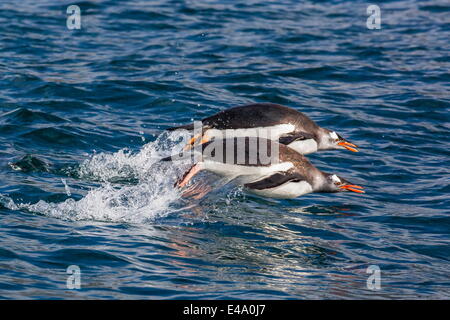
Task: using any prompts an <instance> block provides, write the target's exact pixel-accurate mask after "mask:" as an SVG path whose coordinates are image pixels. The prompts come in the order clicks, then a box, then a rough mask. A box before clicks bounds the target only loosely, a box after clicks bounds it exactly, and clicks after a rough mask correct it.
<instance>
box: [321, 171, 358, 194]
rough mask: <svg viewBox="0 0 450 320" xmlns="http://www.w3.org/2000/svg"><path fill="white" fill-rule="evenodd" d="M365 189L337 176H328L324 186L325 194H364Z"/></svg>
mask: <svg viewBox="0 0 450 320" xmlns="http://www.w3.org/2000/svg"><path fill="white" fill-rule="evenodd" d="M361 189H364V188H363V187H360V186H357V185H354V184H352V183H350V182H348V181H347V180H345V179H344V178H341V177H338V176H337V175H335V174H328V175H327V176H326V179H325V183H324V185H323V186H322V190H323V192H343V191H353V192H357V193H364V191H363V190H361Z"/></svg>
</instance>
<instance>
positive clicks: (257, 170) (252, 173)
mask: <svg viewBox="0 0 450 320" xmlns="http://www.w3.org/2000/svg"><path fill="white" fill-rule="evenodd" d="M293 166H294V165H293V164H292V163H291V162H282V163H277V164H272V165H270V166H244V165H236V164H229V163H223V162H218V161H211V160H205V161H203V162H202V163H201V168H202V169H204V170H207V171H210V172H213V173H216V174H218V175H220V176H223V177H239V176H243V177H244V176H245V177H246V178H244V180H243V183H248V182H253V181H255V180H258V179H260V178H262V177H266V176H269V175H272V174H274V173H276V172H280V171H287V170H289V169H291V168H292V167H293Z"/></svg>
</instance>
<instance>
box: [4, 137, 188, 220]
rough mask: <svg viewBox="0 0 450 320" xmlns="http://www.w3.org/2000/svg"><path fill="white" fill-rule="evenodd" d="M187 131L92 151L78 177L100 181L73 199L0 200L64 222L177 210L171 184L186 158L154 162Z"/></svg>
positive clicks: (178, 146)
mask: <svg viewBox="0 0 450 320" xmlns="http://www.w3.org/2000/svg"><path fill="white" fill-rule="evenodd" d="M187 138H188V137H187V134H186V133H180V132H171V133H166V132H165V133H162V134H161V135H160V136H159V137H158V138H157V139H156V140H155V141H153V142H150V143H147V144H146V145H144V146H143V147H142V148H141V150H139V151H138V152H132V151H130V150H127V149H122V150H119V151H118V152H115V153H98V154H94V155H92V156H91V157H90V158H89V159H86V160H85V161H83V162H82V163H81V164H80V165H79V166H78V168H77V169H76V170H77V171H78V172H77V176H78V179H81V180H88V181H100V186H98V187H93V188H92V189H90V190H89V191H87V193H86V194H85V195H84V196H83V197H82V198H81V199H79V200H75V199H74V198H71V197H70V194H71V193H70V192H67V190H70V189H69V188H70V187H69V185H68V184H67V182H66V181H65V180H64V181H63V184H64V188H65V190H66V194H67V195H68V196H69V198H68V199H66V200H65V201H63V202H58V203H53V202H47V201H44V200H40V201H38V202H37V203H33V204H31V203H20V202H17V201H14V200H13V199H12V198H10V197H9V196H6V195H0V204H1V205H2V206H3V207H5V208H8V209H10V210H25V211H29V212H32V213H38V214H42V215H45V216H50V217H54V218H59V219H64V220H71V221H77V220H96V221H112V222H125V223H145V222H148V221H154V219H156V218H158V217H164V216H166V215H168V214H169V213H171V212H176V211H180V210H183V204H185V202H183V201H179V200H180V199H181V194H180V192H179V191H178V190H177V189H176V188H174V187H173V184H174V181H175V180H176V178H177V177H178V176H179V175H180V174H181V173H182V171H183V170H184V169H185V168H186V165H187V163H186V162H184V163H183V162H178V163H167V162H159V159H161V158H162V157H165V156H168V155H170V154H172V153H177V152H180V151H181V150H182V148H183V146H184V145H185V141H187Z"/></svg>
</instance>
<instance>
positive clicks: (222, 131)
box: [168, 103, 358, 154]
mask: <svg viewBox="0 0 450 320" xmlns="http://www.w3.org/2000/svg"><path fill="white" fill-rule="evenodd" d="M199 127H200V128H199V130H197V128H195V127H194V124H188V125H184V126H180V127H174V128H169V129H168V130H169V131H173V130H178V129H184V130H194V129H195V131H197V132H196V133H197V134H196V135H195V136H194V137H193V138H192V139H191V140H190V141H189V144H188V146H187V148H186V149H189V148H190V147H191V146H192V145H194V144H196V143H197V142H200V143H204V142H206V141H209V140H211V139H212V138H221V139H226V138H234V137H244V136H256V137H262V138H268V139H271V140H277V141H278V142H280V143H282V144H285V145H288V146H289V147H291V148H292V149H294V150H296V151H297V152H299V153H301V154H309V153H312V152H316V151H318V150H329V149H347V150H350V151H353V152H357V151H358V149H357V146H356V145H354V144H353V143H350V142H348V141H347V140H345V139H344V138H342V137H341V136H340V135H339V134H337V133H336V132H334V131H331V130H328V129H325V128H322V127H319V126H318V125H317V124H316V123H315V122H314V121H313V120H311V119H310V118H308V117H307V116H306V115H305V114H303V113H301V112H299V111H297V110H295V109H292V108H289V107H285V106H282V105H279V104H274V103H255V104H248V105H243V106H238V107H234V108H231V109H227V110H224V111H221V112H219V113H217V114H215V115H213V116H211V117H208V118H205V119H203V120H202V121H201V126H199Z"/></svg>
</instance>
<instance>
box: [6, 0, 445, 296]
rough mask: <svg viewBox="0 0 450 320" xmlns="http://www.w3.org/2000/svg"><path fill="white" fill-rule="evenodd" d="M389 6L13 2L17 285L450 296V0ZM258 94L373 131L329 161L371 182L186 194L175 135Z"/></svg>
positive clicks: (339, 127)
mask: <svg viewBox="0 0 450 320" xmlns="http://www.w3.org/2000/svg"><path fill="white" fill-rule="evenodd" d="M71 4H77V5H78V6H79V7H80V9H81V29H80V30H69V29H68V28H67V26H66V19H67V17H68V14H67V13H66V10H67V7H68V6H69V5H71ZM371 4H372V3H371ZM374 4H377V3H374ZM378 5H379V6H380V8H381V29H379V30H376V29H375V30H370V29H368V28H367V26H366V20H367V18H368V14H367V12H366V9H367V6H368V3H367V2H366V1H347V0H335V1H295V0H277V1H255V0H250V1H248V0H247V1H215V0H198V1H197V0H196V1H186V0H185V1H171V0H166V1H150V0H149V1H144V0H140V1H113V0H109V1H108V0H98V1H81V2H80V1H78V2H76V3H74V2H72V1H66V0H63V1H50V0H43V1H31V0H22V1H20V2H17V1H13V0H2V1H1V2H0V24H1V28H0V45H1V46H0V181H1V182H2V183H1V185H0V221H1V227H0V244H1V245H0V298H3V299H16V298H21V299H43V298H45V299H73V298H79V299H99V298H119V299H134V298H136V299H183V298H184V299H206V298H210V299H223V298H232V299H250V298H253V299H320V298H327V299H356V298H358V299H404V298H412V299H429V298H437V299H448V298H450V272H449V260H450V243H449V234H450V216H449V214H450V210H449V209H450V208H449V207H450V199H449V192H450V187H449V177H450V175H449V173H450V170H449V155H450V152H449V149H450V142H449V138H450V135H449V129H450V121H449V120H450V119H449V111H450V110H449V109H450V99H449V97H450V94H449V93H450V90H449V89H450V85H449V84H450V82H449V80H450V74H449V69H450V58H449V52H450V41H449V39H450V20H449V14H450V5H449V3H448V1H444V0H436V1H406V0H405V1H382V2H380V3H379V4H378ZM251 102H274V103H280V104H284V105H287V106H290V107H293V108H296V109H298V110H301V111H303V112H305V113H306V114H307V115H309V116H310V117H311V118H313V119H314V120H316V121H317V122H318V123H319V124H320V125H321V126H323V127H326V128H331V129H335V130H336V131H338V132H339V133H340V134H341V135H343V136H344V137H346V138H348V139H349V140H350V141H352V142H354V143H356V144H358V145H359V146H360V147H361V152H359V153H351V152H345V151H328V152H321V153H316V154H312V155H310V156H309V158H310V160H311V161H312V162H313V163H314V164H315V165H316V166H318V167H319V168H321V169H323V170H324V171H327V172H336V173H338V174H339V175H341V176H343V177H346V178H348V179H349V180H350V181H352V182H354V183H357V184H360V185H363V186H365V187H366V192H367V193H366V194H364V195H356V194H349V193H345V194H310V195H306V196H303V197H301V198H298V199H293V200H274V199H265V198H260V197H256V196H252V195H249V194H246V193H245V192H243V191H242V190H241V189H239V188H236V187H233V186H224V187H222V188H218V189H216V190H214V191H213V192H212V193H211V194H210V195H208V196H207V197H205V198H204V199H202V200H201V201H194V200H190V199H184V198H181V197H180V194H179V193H178V191H176V190H174V189H173V183H174V181H175V179H176V177H177V176H179V175H180V173H181V172H182V169H183V168H180V167H176V166H174V165H170V164H164V165H161V164H158V163H157V159H158V158H160V157H161V156H163V155H168V154H170V153H171V151H173V150H174V149H175V150H179V148H181V147H182V144H181V142H180V141H181V140H180V139H181V138H182V137H180V136H179V135H177V134H168V133H165V132H164V129H165V128H167V127H169V126H174V125H180V124H185V123H188V122H190V121H192V120H194V119H195V120H198V119H201V118H203V117H205V116H208V115H212V114H214V113H216V112H218V111H220V110H224V109H226V108H228V107H232V106H236V105H239V104H244V103H251ZM71 265H75V266H78V267H79V268H80V270H81V279H80V281H81V288H80V289H79V290H70V289H68V288H67V286H66V281H67V279H68V276H69V275H68V274H67V272H66V270H67V268H68V267H69V266H71ZM371 265H376V266H378V267H379V268H380V270H381V288H380V289H379V290H370V289H369V288H368V287H367V279H368V277H369V276H370V274H368V273H367V272H366V270H367V268H368V267H369V266H371Z"/></svg>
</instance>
